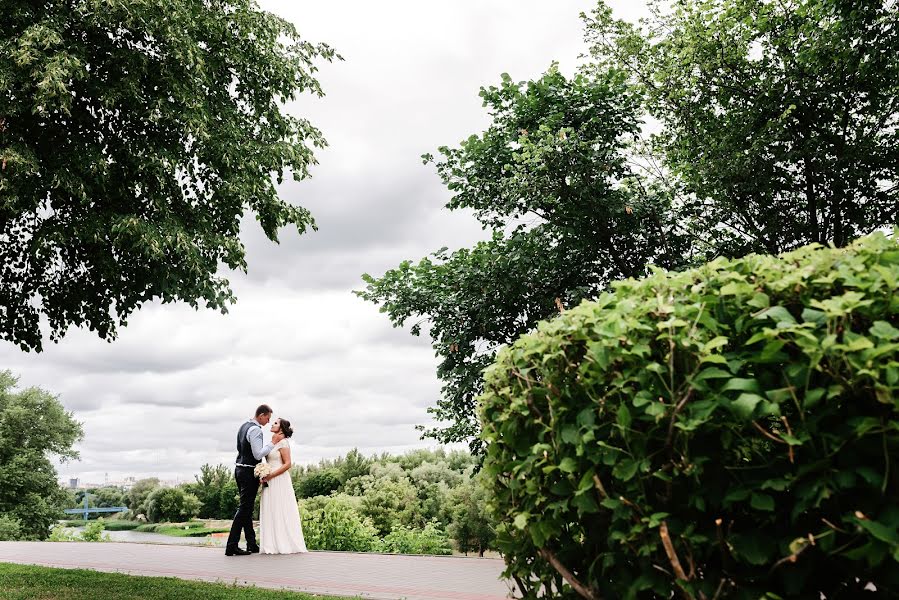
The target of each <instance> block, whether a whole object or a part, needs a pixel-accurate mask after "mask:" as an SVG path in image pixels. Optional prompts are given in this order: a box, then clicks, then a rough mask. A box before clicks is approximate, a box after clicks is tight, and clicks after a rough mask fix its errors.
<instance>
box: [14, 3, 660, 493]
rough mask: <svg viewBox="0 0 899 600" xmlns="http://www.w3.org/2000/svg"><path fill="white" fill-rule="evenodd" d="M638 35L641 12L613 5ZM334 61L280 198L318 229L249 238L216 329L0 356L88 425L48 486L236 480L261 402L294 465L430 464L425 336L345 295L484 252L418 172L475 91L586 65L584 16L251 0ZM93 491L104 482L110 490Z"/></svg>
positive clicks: (471, 108)
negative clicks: (72, 458) (301, 175)
mask: <svg viewBox="0 0 899 600" xmlns="http://www.w3.org/2000/svg"><path fill="white" fill-rule="evenodd" d="M611 4H612V6H613V7H614V8H615V10H616V13H617V15H618V16H620V17H624V18H627V19H630V20H636V18H638V17H639V16H642V15H643V14H644V12H645V6H644V2H643V1H642V0H618V1H614V2H611ZM261 5H262V6H263V8H265V9H266V10H270V11H272V12H275V13H277V14H279V15H281V16H283V17H285V18H287V19H289V20H291V21H293V22H294V23H296V24H297V27H298V28H299V31H300V33H301V35H302V36H303V37H305V38H306V39H308V40H310V41H314V42H319V41H322V42H327V43H329V44H331V45H332V46H333V47H335V48H336V49H337V51H338V52H339V53H340V54H341V55H342V56H343V57H344V59H345V61H343V62H338V63H334V64H323V65H322V67H321V72H320V74H319V75H320V77H319V79H320V81H321V83H322V85H323V87H324V89H325V92H326V94H327V96H326V97H325V98H323V99H311V98H306V99H303V100H301V101H299V102H298V103H297V104H296V105H292V106H291V107H290V110H291V111H295V112H297V113H298V114H302V115H303V116H306V117H309V118H310V119H311V120H312V121H313V123H315V124H316V125H317V126H318V127H319V128H320V129H322V130H323V131H324V133H325V135H326V137H327V139H328V141H329V143H330V147H329V148H328V149H326V150H324V151H320V152H319V153H318V158H319V160H320V163H321V164H320V165H318V166H317V167H316V168H315V169H314V170H313V173H312V178H311V179H309V180H306V181H303V182H300V183H294V182H290V183H285V184H284V185H283V187H282V188H281V193H282V197H283V198H285V199H287V200H288V201H290V202H293V203H296V204H299V205H302V206H305V207H307V208H308V209H310V210H311V211H312V214H313V215H314V217H315V219H316V221H317V223H318V225H319V231H318V232H314V233H310V234H306V235H304V236H302V237H300V236H298V235H297V234H296V233H295V232H293V233H291V232H288V231H285V232H284V234H283V235H282V239H281V244H280V245H274V244H271V243H269V242H268V241H267V240H266V239H265V238H264V236H262V235H261V233H260V232H259V231H258V229H257V228H256V227H255V225H254V224H253V223H252V222H250V223H248V226H247V227H246V228H245V232H244V234H243V238H244V240H245V243H246V245H247V260H248V263H249V272H248V273H247V274H246V275H244V274H235V275H234V276H233V277H231V281H232V284H233V287H234V290H235V292H236V294H237V297H238V303H237V305H235V306H234V307H233V308H232V310H231V311H230V313H229V314H227V315H220V314H218V313H214V312H211V311H200V312H195V311H193V310H192V309H190V308H188V307H185V306H178V305H168V306H160V305H155V306H149V307H146V308H144V309H143V310H142V311H141V312H140V313H139V314H136V315H135V316H133V317H132V318H130V319H129V324H128V327H127V329H123V330H122V331H121V332H120V336H119V339H118V340H117V341H115V342H113V343H112V344H109V343H106V342H104V341H102V340H100V339H99V338H96V337H93V336H92V335H91V334H90V333H88V332H84V331H73V332H71V333H70V334H69V335H68V336H67V337H66V338H65V339H64V340H63V341H62V342H61V343H60V344H58V345H57V344H52V343H49V342H48V343H47V345H46V349H45V351H44V352H43V353H41V354H33V353H32V354H25V353H22V352H21V351H19V350H18V349H17V348H16V347H14V346H12V345H11V344H8V343H5V342H2V341H0V365H2V367H0V368H8V369H11V370H12V371H13V373H14V374H17V375H19V376H20V378H21V379H20V385H22V386H31V385H37V386H40V387H43V388H45V389H47V390H49V391H51V392H52V393H54V394H57V395H58V396H59V398H60V400H61V401H62V403H63V404H64V405H65V406H66V408H67V409H69V410H71V411H73V412H74V413H75V415H76V417H77V418H78V419H79V420H80V421H81V422H82V423H83V424H84V430H85V438H84V441H83V442H82V443H81V444H79V446H78V448H79V450H80V451H81V460H80V461H77V462H72V463H68V464H65V465H62V466H60V469H59V475H60V477H61V478H68V477H70V476H71V477H80V478H81V479H82V481H87V482H96V483H103V482H104V480H105V479H106V478H107V476H108V478H109V480H111V481H114V480H119V479H121V478H123V477H126V476H136V477H139V478H140V477H149V476H158V477H161V478H163V479H168V480H175V479H181V480H189V479H191V478H192V476H193V474H194V473H196V472H198V471H199V467H200V465H202V464H203V463H213V464H214V463H225V464H232V463H233V461H234V454H235V453H234V437H235V431H236V429H237V427H238V426H239V424H240V422H241V421H242V420H243V419H245V418H247V417H249V416H252V412H253V409H254V408H255V407H256V405H258V404H259V403H261V402H266V403H269V404H271V405H272V406H273V407H274V410H275V414H276V416H283V417H285V418H288V419H290V420H291V421H292V423H293V425H294V429H295V431H296V433H295V435H294V439H293V441H294V457H295V460H298V461H300V462H317V461H318V460H319V459H320V458H322V457H334V456H338V455H341V454H344V453H345V452H347V451H348V450H349V449H351V448H353V447H358V448H359V449H360V450H361V451H362V452H364V453H366V454H368V453H373V452H382V451H389V452H392V453H401V452H404V451H406V450H409V449H412V448H416V447H433V445H434V443H433V441H429V440H425V441H422V440H420V439H419V433H418V432H417V431H416V430H415V425H416V424H426V423H428V415H427V413H426V408H427V407H428V406H430V405H432V404H433V403H434V402H435V400H436V398H437V397H438V395H439V390H440V385H439V382H438V381H437V378H436V375H435V372H434V370H435V365H436V359H435V358H434V356H433V351H432V350H431V348H430V346H429V343H428V340H427V338H414V337H412V336H411V335H409V334H408V332H406V331H403V330H395V329H393V328H392V327H391V325H390V323H389V321H388V320H387V318H386V317H385V316H384V315H381V314H380V313H379V312H378V309H377V307H376V306H374V305H371V304H368V303H366V302H363V301H362V300H360V299H358V298H356V297H355V296H354V295H353V294H352V293H351V292H352V290H353V289H359V288H360V287H361V286H362V283H361V279H360V275H361V274H362V273H365V272H368V273H371V274H373V275H380V274H382V273H383V272H384V271H385V270H387V269H389V268H391V267H393V266H395V265H396V264H398V263H399V262H400V261H401V260H403V259H407V258H410V259H417V258H419V257H422V256H424V255H426V254H428V253H429V252H432V251H434V250H436V249H438V248H440V247H441V246H448V247H450V248H457V247H460V246H467V245H470V244H471V243H472V242H474V241H475V240H477V239H479V238H481V237H482V236H483V233H482V232H481V231H480V230H479V228H478V226H477V224H476V223H475V221H474V219H472V218H471V217H470V216H468V215H466V214H453V213H449V212H448V211H447V210H445V209H444V208H443V206H444V204H445V203H446V201H447V199H448V198H449V195H448V193H447V191H446V190H445V189H444V188H443V186H442V185H441V183H440V181H439V180H438V178H437V176H436V175H435V173H434V171H433V168H432V167H427V166H423V165H422V164H421V160H420V155H421V154H423V153H425V152H434V151H435V150H436V148H437V146H440V145H456V144H457V143H458V142H459V141H460V140H462V139H464V138H465V137H467V136H469V135H470V134H472V133H477V132H480V131H482V130H483V129H484V128H485V127H486V126H487V124H488V120H487V116H486V114H485V112H484V110H483V108H482V106H481V102H480V98H479V97H478V88H479V87H480V86H482V85H490V84H495V83H497V82H498V81H499V76H500V74H501V73H503V72H507V73H509V74H510V75H511V76H512V77H513V79H515V80H525V79H529V78H533V77H537V76H539V75H540V74H541V73H542V72H544V71H545V70H546V69H547V68H548V67H549V65H550V63H551V62H552V61H554V60H555V61H558V62H559V63H560V64H561V67H562V69H563V71H566V72H570V71H572V70H573V69H574V67H575V66H576V64H577V61H578V55H579V54H580V53H582V52H583V51H584V44H583V41H582V37H583V36H582V25H581V21H580V19H579V17H578V15H579V13H580V12H582V11H588V12H589V11H590V10H591V9H592V7H593V6H594V3H593V2H590V1H584V0H461V1H458V0H457V1H454V2H449V1H443V2H423V1H422V0H414V1H413V0H408V1H396V0H388V1H385V2H367V1H362V0H356V1H339V0H329V1H328V2H315V3H312V2H298V1H296V0H263V1H262V2H261ZM107 474H108V475H107Z"/></svg>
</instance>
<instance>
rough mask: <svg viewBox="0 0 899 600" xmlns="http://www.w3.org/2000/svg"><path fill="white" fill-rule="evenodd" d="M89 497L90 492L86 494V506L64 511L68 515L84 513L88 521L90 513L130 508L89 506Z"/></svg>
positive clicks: (119, 510) (117, 511) (120, 510)
mask: <svg viewBox="0 0 899 600" xmlns="http://www.w3.org/2000/svg"><path fill="white" fill-rule="evenodd" d="M88 498H90V494H88V493H86V492H85V494H84V506H83V507H82V508H67V509H65V510H64V511H62V512H64V513H66V514H67V515H82V516H83V518H84V520H85V521H87V520H88V519H89V518H90V513H119V512H122V511H125V510H128V507H127V506H109V507H104V508H90V507H89V506H88Z"/></svg>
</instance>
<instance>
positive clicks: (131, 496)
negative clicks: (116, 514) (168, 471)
mask: <svg viewBox="0 0 899 600" xmlns="http://www.w3.org/2000/svg"><path fill="white" fill-rule="evenodd" d="M159 487H160V483H159V479H157V478H156V477H148V478H146V479H140V480H138V481H136V482H135V483H134V485H133V486H131V489H130V490H128V494H127V496H126V497H125V506H127V507H128V508H129V509H131V512H132V513H134V516H135V517H136V516H137V515H146V514H147V498H148V497H149V496H150V494H151V493H153V491H154V490H156V489H157V488H159Z"/></svg>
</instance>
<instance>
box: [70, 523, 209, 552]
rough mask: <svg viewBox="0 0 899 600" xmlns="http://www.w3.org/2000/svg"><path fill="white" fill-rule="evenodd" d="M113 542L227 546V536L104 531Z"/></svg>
mask: <svg viewBox="0 0 899 600" xmlns="http://www.w3.org/2000/svg"><path fill="white" fill-rule="evenodd" d="M66 531H73V532H74V531H77V532H79V533H80V532H82V531H84V527H69V528H68V529H67V530H66ZM103 535H108V536H109V541H111V542H129V543H133V544H167V545H171V546H218V547H224V546H225V538H226V536H224V535H222V536H215V537H212V536H206V537H175V536H172V535H163V534H161V533H151V532H147V531H104V532H103Z"/></svg>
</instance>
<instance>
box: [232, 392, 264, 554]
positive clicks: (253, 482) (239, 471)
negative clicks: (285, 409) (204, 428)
mask: <svg viewBox="0 0 899 600" xmlns="http://www.w3.org/2000/svg"><path fill="white" fill-rule="evenodd" d="M271 418H272V409H271V407H270V406H268V405H267V404H262V405H260V406H259V408H257V409H256V416H255V417H254V418H252V419H250V420H249V421H247V422H245V423H244V424H243V425H241V426H240V429H238V430H237V464H236V465H235V467H234V479H236V480H237V491H238V492H239V493H240V504H239V505H238V507H237V513H235V515H234V523H232V524H231V533H230V534H229V535H228V543H227V544H226V545H225V556H246V555H247V554H252V553H254V552H259V544H257V543H256V532H255V531H254V530H253V507H254V505H255V504H256V493H257V492H258V491H259V480H258V479H256V475H255V474H254V473H253V469H254V468H256V465H258V464H259V463H261V462H262V458H263V457H264V456H266V455H267V454H268V453H269V452H271V451H272V448H273V446H272V445H271V444H268V445H267V446H263V445H262V428H263V427H264V426H266V425H268V422H269V420H270V419H271ZM241 530H243V532H244V536H245V537H246V538H247V549H246V550H244V549H243V548H240V547H238V546H237V543H238V542H240V531H241Z"/></svg>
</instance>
